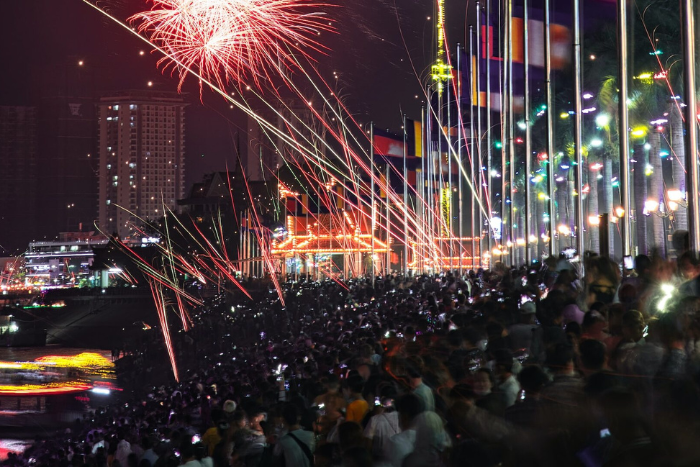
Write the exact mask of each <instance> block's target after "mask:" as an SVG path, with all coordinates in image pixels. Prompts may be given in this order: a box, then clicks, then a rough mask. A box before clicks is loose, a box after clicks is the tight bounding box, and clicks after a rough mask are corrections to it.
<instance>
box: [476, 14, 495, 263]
mask: <svg viewBox="0 0 700 467" xmlns="http://www.w3.org/2000/svg"><path fill="white" fill-rule="evenodd" d="M479 18H481V13H479ZM485 23H486V41H485V42H486V196H487V197H488V198H487V200H488V201H487V202H486V209H491V166H492V164H493V161H492V147H491V145H492V144H491V143H492V139H493V138H492V135H491V55H493V50H491V36H492V33H491V0H486V20H485ZM479 47H481V44H479ZM479 141H481V133H479ZM482 173H483V172H482V171H481V159H480V160H479V174H482ZM490 217H491V213H490V212H489V217H488V218H487V221H488V223H489V228H488V232H489V239H488V247H489V251H491V232H492V231H491V218H490ZM479 233H481V232H479ZM479 238H481V237H479ZM479 254H480V255H481V248H480V249H479Z"/></svg>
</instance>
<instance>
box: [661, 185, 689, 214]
mask: <svg viewBox="0 0 700 467" xmlns="http://www.w3.org/2000/svg"><path fill="white" fill-rule="evenodd" d="M666 194H667V196H668V208H669V209H670V210H671V211H677V210H678V208H679V207H682V208H686V207H688V203H687V202H686V200H685V195H684V194H683V192H682V191H680V190H668V192H667V193H666Z"/></svg>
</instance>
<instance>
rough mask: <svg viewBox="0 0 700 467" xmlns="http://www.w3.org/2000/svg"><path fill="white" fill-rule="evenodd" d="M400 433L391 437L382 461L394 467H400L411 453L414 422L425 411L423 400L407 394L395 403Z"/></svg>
mask: <svg viewBox="0 0 700 467" xmlns="http://www.w3.org/2000/svg"><path fill="white" fill-rule="evenodd" d="M396 410H397V412H398V414H399V427H400V428H401V432H400V433H397V434H396V435H394V436H392V437H391V438H390V439H389V442H388V443H386V445H385V449H384V460H385V461H386V462H389V463H391V465H392V466H394V467H402V465H403V461H404V459H405V458H406V457H407V456H408V455H409V454H410V453H412V452H413V450H414V448H415V444H416V429H415V423H414V422H415V420H416V419H417V418H418V416H419V415H420V414H421V413H423V412H424V411H425V405H424V404H423V400H422V399H421V398H420V397H418V396H417V395H415V394H412V393H408V394H404V395H403V396H401V397H399V398H398V399H397V401H396Z"/></svg>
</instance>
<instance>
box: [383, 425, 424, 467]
mask: <svg viewBox="0 0 700 467" xmlns="http://www.w3.org/2000/svg"><path fill="white" fill-rule="evenodd" d="M415 445H416V431H415V430H406V431H402V432H401V433H399V434H397V435H394V436H392V437H391V438H390V439H389V442H388V443H386V444H385V446H384V459H385V460H387V461H389V462H391V465H392V466H393V467H401V464H403V460H404V459H405V458H406V457H407V456H408V455H409V454H411V453H412V452H413V447H414V446H415Z"/></svg>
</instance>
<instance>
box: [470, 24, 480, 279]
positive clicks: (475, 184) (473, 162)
mask: <svg viewBox="0 0 700 467" xmlns="http://www.w3.org/2000/svg"><path fill="white" fill-rule="evenodd" d="M477 47H478V45H477ZM473 57H474V29H473V26H469V156H470V157H469V159H470V161H471V164H470V165H471V174H470V175H471V181H472V196H471V200H470V204H471V237H472V253H471V256H472V264H471V265H472V269H475V268H476V264H474V258H475V252H476V217H477V212H476V202H475V201H476V197H477V196H479V193H480V192H481V190H480V189H479V190H478V191H475V190H476V189H477V187H481V181H480V180H477V179H476V170H475V168H476V151H475V150H474V148H475V145H474V58H473ZM479 264H481V234H479Z"/></svg>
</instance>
